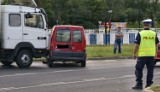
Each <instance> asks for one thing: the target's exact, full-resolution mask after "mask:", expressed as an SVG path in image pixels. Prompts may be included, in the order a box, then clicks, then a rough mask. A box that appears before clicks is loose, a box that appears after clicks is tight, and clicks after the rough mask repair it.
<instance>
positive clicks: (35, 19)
mask: <svg viewBox="0 0 160 92" xmlns="http://www.w3.org/2000/svg"><path fill="white" fill-rule="evenodd" d="M46 35H47V34H46V28H45V20H44V17H43V16H42V14H35V13H33V14H24V27H23V42H29V43H31V44H32V45H33V46H34V48H36V49H44V48H47V44H46V43H47V36H46Z"/></svg>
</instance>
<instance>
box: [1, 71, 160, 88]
mask: <svg viewBox="0 0 160 92" xmlns="http://www.w3.org/2000/svg"><path fill="white" fill-rule="evenodd" d="M159 74H160V72H158V73H155V75H159ZM145 75H146V74H145ZM133 77H135V75H124V76H121V77H115V78H93V79H84V80H81V81H71V82H56V83H48V84H40V85H33V86H26V87H8V88H0V91H10V90H20V89H29V88H37V87H46V86H60V85H67V84H77V83H85V82H96V81H102V80H103V81H109V80H117V79H125V78H133Z"/></svg>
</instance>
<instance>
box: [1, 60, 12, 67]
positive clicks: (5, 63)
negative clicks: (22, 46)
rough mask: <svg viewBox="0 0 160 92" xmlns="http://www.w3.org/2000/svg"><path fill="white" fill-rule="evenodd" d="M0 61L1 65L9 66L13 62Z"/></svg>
mask: <svg viewBox="0 0 160 92" xmlns="http://www.w3.org/2000/svg"><path fill="white" fill-rule="evenodd" d="M1 63H2V64H3V65H6V66H9V65H11V64H12V63H13V62H8V61H1Z"/></svg>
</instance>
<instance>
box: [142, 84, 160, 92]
mask: <svg viewBox="0 0 160 92" xmlns="http://www.w3.org/2000/svg"><path fill="white" fill-rule="evenodd" d="M153 87H157V88H160V85H156V86H151V87H147V88H145V89H144V90H143V92H154V91H152V90H151V88H153ZM156 92H157V91H156Z"/></svg>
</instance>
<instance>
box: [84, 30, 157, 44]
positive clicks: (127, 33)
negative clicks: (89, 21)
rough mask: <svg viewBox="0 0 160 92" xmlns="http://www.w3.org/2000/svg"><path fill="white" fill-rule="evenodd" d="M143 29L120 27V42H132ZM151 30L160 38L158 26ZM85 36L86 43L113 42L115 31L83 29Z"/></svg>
mask: <svg viewBox="0 0 160 92" xmlns="http://www.w3.org/2000/svg"><path fill="white" fill-rule="evenodd" d="M141 30H143V29H142V28H141V29H139V28H125V29H122V32H123V34H124V37H123V38H122V44H133V43H134V40H135V38H136V36H137V33H138V32H139V31H141ZM151 30H153V31H155V32H156V33H157V36H158V38H159V39H160V28H151ZM85 37H86V43H87V45H108V44H111V45H112V44H114V41H115V31H112V30H111V31H110V32H108V33H104V32H98V31H97V29H89V30H85Z"/></svg>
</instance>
